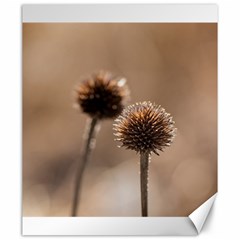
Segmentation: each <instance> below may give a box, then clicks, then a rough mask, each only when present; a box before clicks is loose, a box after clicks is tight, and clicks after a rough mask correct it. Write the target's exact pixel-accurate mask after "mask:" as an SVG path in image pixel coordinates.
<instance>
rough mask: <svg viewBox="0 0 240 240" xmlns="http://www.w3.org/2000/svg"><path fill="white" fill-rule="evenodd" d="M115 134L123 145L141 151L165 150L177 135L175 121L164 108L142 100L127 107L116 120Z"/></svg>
mask: <svg viewBox="0 0 240 240" xmlns="http://www.w3.org/2000/svg"><path fill="white" fill-rule="evenodd" d="M114 130H115V133H114V135H115V136H116V140H117V141H120V142H121V143H122V146H123V147H126V148H127V149H132V150H135V151H137V152H140V153H144V152H149V153H151V152H154V153H156V154H157V155H159V154H158V153H157V150H160V151H163V148H164V147H166V146H170V144H171V143H172V141H173V138H174V136H175V132H176V128H175V127H174V121H173V120H172V117H171V116H170V114H169V113H167V112H166V111H165V109H164V108H162V107H161V106H158V105H156V104H152V103H151V102H141V103H136V104H134V105H130V106H128V107H127V108H125V109H124V110H123V112H122V114H121V115H120V116H119V117H118V118H117V119H116V120H115V124H114Z"/></svg>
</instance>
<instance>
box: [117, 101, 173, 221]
mask: <svg viewBox="0 0 240 240" xmlns="http://www.w3.org/2000/svg"><path fill="white" fill-rule="evenodd" d="M114 131H115V133H114V135H115V136H116V141H120V142H121V143H122V145H121V146H120V147H125V148H126V149H131V150H134V151H136V152H137V153H140V181H141V205H142V216H148V189H147V186H148V171H149V160H150V155H151V153H152V152H153V153H155V154H157V155H159V153H158V150H160V151H163V150H164V148H165V147H168V146H170V145H171V143H172V141H173V139H174V137H175V134H176V128H175V127H174V121H173V119H172V117H171V115H170V114H169V113H167V112H166V111H165V109H164V108H163V107H161V106H159V105H156V104H153V103H151V102H140V103H136V104H134V105H130V106H128V107H127V108H125V109H124V110H123V112H122V113H121V115H120V116H119V117H118V118H117V119H116V120H115V123H114Z"/></svg>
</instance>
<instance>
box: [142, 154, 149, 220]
mask: <svg viewBox="0 0 240 240" xmlns="http://www.w3.org/2000/svg"><path fill="white" fill-rule="evenodd" d="M149 157H150V154H149V152H143V153H141V156H140V182H141V205H142V217H147V216H148V169H149Z"/></svg>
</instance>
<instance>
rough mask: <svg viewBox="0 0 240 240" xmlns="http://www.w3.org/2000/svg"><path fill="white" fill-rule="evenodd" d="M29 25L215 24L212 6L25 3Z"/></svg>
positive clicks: (24, 15) (214, 7)
mask: <svg viewBox="0 0 240 240" xmlns="http://www.w3.org/2000/svg"><path fill="white" fill-rule="evenodd" d="M22 21H23V22H24V23H29V22H108V23H112V22H135V23H137V22H152V23H154V22H156V23H157V22H158V23H159V22H169V23H174V22H175V23H177V22H181V23H184V22H186V23H187V22H201V23H207V22H208V23H211V22H212V23H214V22H217V21H218V7H217V5H216V4H55V5H53V4H34V5H33V4H26V5H23V6H22Z"/></svg>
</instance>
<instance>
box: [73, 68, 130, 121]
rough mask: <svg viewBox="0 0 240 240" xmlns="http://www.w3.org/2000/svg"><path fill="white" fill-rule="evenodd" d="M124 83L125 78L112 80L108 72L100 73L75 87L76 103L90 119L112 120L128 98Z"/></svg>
mask: <svg viewBox="0 0 240 240" xmlns="http://www.w3.org/2000/svg"><path fill="white" fill-rule="evenodd" d="M125 82H126V79H125V78H114V77H113V76H112V74H111V73H110V72H107V71H100V72H99V73H98V74H94V75H92V76H91V77H90V78H89V79H87V80H85V81H84V82H82V83H81V84H80V85H79V86H78V87H77V89H76V91H77V102H78V104H79V105H80V107H81V109H82V111H83V112H84V113H87V114H89V115H90V116H91V117H96V118H98V119H104V118H114V117H116V116H118V115H119V114H120V113H121V112H122V110H123V107H124V105H125V103H126V101H127V100H128V97H129V91H128V88H127V86H126V84H125Z"/></svg>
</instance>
